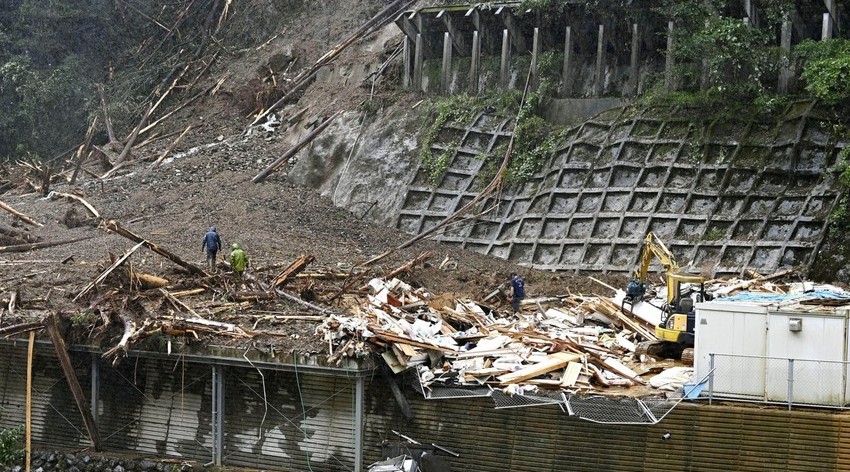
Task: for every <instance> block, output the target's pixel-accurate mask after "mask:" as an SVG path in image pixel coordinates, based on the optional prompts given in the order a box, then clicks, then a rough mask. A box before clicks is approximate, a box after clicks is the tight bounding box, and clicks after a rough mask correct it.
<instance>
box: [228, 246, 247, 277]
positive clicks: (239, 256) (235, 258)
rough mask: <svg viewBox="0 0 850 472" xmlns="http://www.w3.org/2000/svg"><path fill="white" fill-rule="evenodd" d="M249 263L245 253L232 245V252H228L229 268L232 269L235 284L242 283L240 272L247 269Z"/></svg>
mask: <svg viewBox="0 0 850 472" xmlns="http://www.w3.org/2000/svg"><path fill="white" fill-rule="evenodd" d="M249 262H250V261H249V260H248V255H247V254H245V251H243V250H242V248H240V247H239V245H238V244H236V243H233V251H231V252H230V267H232V268H233V277H234V278H235V279H236V282H237V283H238V282H241V281H242V272H244V271H245V269H246V268H247V267H248V264H249Z"/></svg>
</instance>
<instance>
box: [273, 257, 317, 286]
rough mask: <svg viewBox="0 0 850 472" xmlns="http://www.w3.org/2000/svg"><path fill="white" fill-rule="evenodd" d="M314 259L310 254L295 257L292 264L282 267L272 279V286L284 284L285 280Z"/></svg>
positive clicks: (300, 270)
mask: <svg viewBox="0 0 850 472" xmlns="http://www.w3.org/2000/svg"><path fill="white" fill-rule="evenodd" d="M315 260H316V258H315V257H314V256H312V255H304V256H301V257H299V258H298V259H295V261H294V262H292V264H289V267H287V268H286V269H283V271H281V273H279V274H277V276H276V277H275V278H274V280H272V287H274V288H281V287H282V286H283V285H286V282H287V280H289V279H290V278H292V277H295V276H297V275H298V274H300V273H301V272H303V271H304V269H306V268H307V266H308V265H309V264H312V263H313V262H314V261H315Z"/></svg>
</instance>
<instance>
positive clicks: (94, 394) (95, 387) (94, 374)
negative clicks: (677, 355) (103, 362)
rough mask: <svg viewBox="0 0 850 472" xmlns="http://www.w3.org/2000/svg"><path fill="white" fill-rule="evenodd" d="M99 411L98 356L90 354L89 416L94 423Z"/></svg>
mask: <svg viewBox="0 0 850 472" xmlns="http://www.w3.org/2000/svg"><path fill="white" fill-rule="evenodd" d="M99 412H100V356H99V355H98V354H95V353H92V355H91V416H92V419H93V420H94V424H97V423H98V417H97V416H98V413H99Z"/></svg>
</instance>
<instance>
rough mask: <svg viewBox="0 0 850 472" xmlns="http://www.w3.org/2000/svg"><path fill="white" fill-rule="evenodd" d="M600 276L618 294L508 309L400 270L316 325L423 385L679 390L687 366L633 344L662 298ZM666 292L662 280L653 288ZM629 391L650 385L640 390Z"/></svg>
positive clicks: (648, 331) (750, 288) (770, 289)
mask: <svg viewBox="0 0 850 472" xmlns="http://www.w3.org/2000/svg"><path fill="white" fill-rule="evenodd" d="M791 276H795V277H796V274H795V272H794V271H793V270H785V271H781V272H778V273H776V274H772V275H768V276H762V275H759V274H753V278H751V279H747V280H741V279H714V280H709V281H708V283H707V284H706V288H707V290H708V293H709V296H710V297H711V298H715V299H719V298H723V297H729V296H732V295H736V294H741V293H742V292H743V291H745V290H746V291H747V292H746V293H747V294H755V295H758V294H774V295H775V294H790V293H794V292H799V291H800V290H801V287H799V285H800V284H796V283H782V282H778V280H780V279H788V278H789V277H791ZM599 283H600V285H603V286H605V288H607V289H609V290H611V291H613V292H614V293H615V295H614V296H613V297H605V296H598V295H596V296H583V295H577V294H570V295H566V296H558V297H540V298H533V299H526V300H523V302H522V309H521V311H520V313H519V314H518V315H516V316H507V317H506V316H503V315H502V314H500V313H499V310H498V308H497V307H496V306H494V305H491V304H488V303H486V302H478V301H475V300H469V299H457V300H453V301H452V303H451V306H445V305H446V304H445V303H437V302H436V301H435V300H436V299H437V297H433V296H432V295H431V294H429V293H428V292H427V291H426V290H425V289H423V288H419V289H414V288H413V287H411V286H410V285H408V284H406V283H404V282H403V281H401V280H399V279H396V278H393V279H389V280H385V279H373V280H371V281H370V282H369V284H368V287H369V289H370V293H371V294H370V295H369V296H368V297H367V299H368V302H367V303H363V304H361V305H358V306H354V307H352V308H351V310H350V312H349V313H348V314H347V315H346V316H339V315H332V316H330V317H329V318H328V319H327V320H326V321H325V322H324V323H323V324H322V326H321V327H320V328H319V330H318V331H319V332H320V333H321V334H322V335H323V336H324V339H325V341H326V342H328V344H329V345H331V346H337V353H336V354H335V357H336V358H339V357H341V356H352V355H360V354H361V353H363V352H365V351H366V350H367V346H366V343H367V342H368V343H371V344H373V345H376V346H378V347H379V348H380V349H382V350H383V354H382V357H383V360H384V361H385V362H386V364H387V365H388V366H389V367H390V368H391V369H392V371H393V372H395V373H397V374H398V373H401V372H403V371H406V370H408V369H411V368H415V369H416V370H417V374H418V378H419V380H420V381H421V382H422V385H423V388H431V387H437V386H444V387H480V386H483V385H487V386H490V387H491V388H500V389H502V391H503V392H504V393H507V394H510V395H513V394H518V393H519V394H522V393H525V392H532V391H536V390H539V389H545V390H554V391H563V392H569V393H574V394H588V393H598V392H600V391H602V390H604V389H610V388H611V387H614V388H615V389H616V390H617V391H618V392H619V393H623V392H624V391H628V390H629V388H630V387H636V386H647V387H651V388H654V389H662V390H676V389H678V388H680V387H681V386H682V384H683V383H684V382H686V381H687V380H689V377H690V373H691V369H690V368H688V367H686V366H683V365H682V364H681V363H678V362H673V361H669V360H668V361H665V360H661V359H655V358H652V357H650V356H647V355H646V354H639V353H638V352H640V350H639V349H638V344H639V343H641V342H644V341H654V340H657V338H656V337H655V334H654V327H655V324H657V323H658V322H659V321H660V318H661V315H662V310H661V309H660V308H659V307H661V306H663V304H664V300H663V299H654V300H652V299H650V300H646V301H643V302H640V303H636V304H635V305H633V306H632V307H631V309H629V306H628V305H627V306H626V308H625V309H624V308H623V305H622V300H623V297H624V296H625V293H624V292H623V291H622V290H618V289H616V288H614V287H610V286H607V285H605V284H604V283H602V282H599ZM804 288H805V287H804ZM810 288H811V283H810V284H809V287H808V289H810ZM828 289H830V290H835V291H836V293H837V294H839V295H841V293H844V295H841V296H837V298H838V299H842V298H843V297H844V296H845V295H847V294H846V292H842V291H841V290H840V289H837V288H835V287H828ZM498 292H499V291H498V290H497V293H498ZM664 292H665V287H663V286H660V287H659V290H658V292H657V293H664ZM497 293H494V294H491V297H490V298H492V299H493V300H492V301H496V298H498V297H492V295H496V294H497ZM809 293H811V290H809ZM502 295H504V294H502ZM649 298H652V297H651V296H650V297H649ZM844 300H845V301H844V302H843V303H850V300H847V299H846V298H845V299H844ZM809 303H810V304H811V303H813V302H812V301H811V300H810V301H809ZM835 303H838V302H836V301H835V299H833V300H830V301H829V302H826V301H824V304H828V305H830V306H834V305H835ZM500 306H504V305H500ZM634 390H637V391H639V392H635V394H636V395H642V394H645V393H647V389H646V388H636V389H634Z"/></svg>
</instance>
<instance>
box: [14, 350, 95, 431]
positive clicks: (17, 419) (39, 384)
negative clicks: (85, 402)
mask: <svg viewBox="0 0 850 472" xmlns="http://www.w3.org/2000/svg"><path fill="white" fill-rule="evenodd" d="M20 346H21V347H18V348H15V347H11V346H0V359H2V360H0V388H2V389H3V391H2V392H0V398H2V406H3V413H2V415H0V426H2V427H14V426H20V425H23V424H24V421H25V419H26V418H25V416H26V414H25V408H26V385H27V358H26V352H27V351H26V343H21V345H20ZM89 359H90V358H89V356H88V355H72V356H71V362H72V364H73V365H74V370H75V371H76V373H77V377H78V380H79V381H80V384H81V385H82V388H83V391H85V392H88V391H89V389H90V385H91V384H90V383H89V373H88V372H89V369H88V367H89V365H90V360H89ZM32 389H33V393H32V396H33V406H32V418H33V421H32V433H33V442H34V443H36V444H51V445H54V446H56V447H85V446H87V445H90V443H89V442H88V436H87V435H86V434H85V430H86V429H85V426H84V424H83V420H82V417H81V416H80V414H79V413H78V412H77V407H76V403H75V402H74V397H73V396H72V395H71V391H70V390H69V389H68V384H67V382H66V381H65V376H64V374H63V373H62V368H61V367H60V366H59V361H58V360H57V359H56V355H55V354H54V353H53V352H52V351H38V352H36V353H35V355H34V356H33V386H32Z"/></svg>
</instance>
